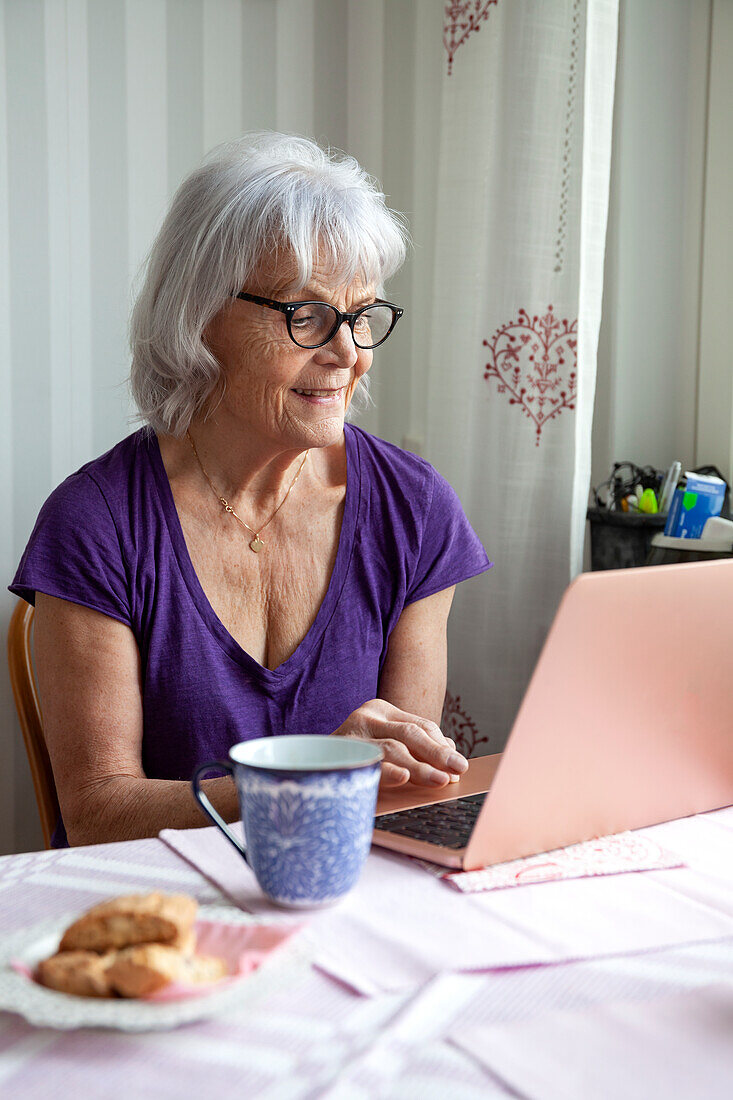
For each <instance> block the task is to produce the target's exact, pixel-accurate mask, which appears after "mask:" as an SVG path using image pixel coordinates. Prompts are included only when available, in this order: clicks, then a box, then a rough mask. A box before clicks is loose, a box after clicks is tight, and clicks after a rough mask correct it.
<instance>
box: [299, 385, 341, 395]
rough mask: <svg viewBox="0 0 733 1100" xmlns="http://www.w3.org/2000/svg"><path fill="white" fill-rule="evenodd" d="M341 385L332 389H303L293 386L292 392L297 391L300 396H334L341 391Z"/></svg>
mask: <svg viewBox="0 0 733 1100" xmlns="http://www.w3.org/2000/svg"><path fill="white" fill-rule="evenodd" d="M342 389H343V386H339V387H338V388H337V389H332V390H305V389H298V388H296V387H295V386H294V387H293V392H294V393H299V394H300V395H301V397H335V396H336V395H337V394H339V393H341V391H342Z"/></svg>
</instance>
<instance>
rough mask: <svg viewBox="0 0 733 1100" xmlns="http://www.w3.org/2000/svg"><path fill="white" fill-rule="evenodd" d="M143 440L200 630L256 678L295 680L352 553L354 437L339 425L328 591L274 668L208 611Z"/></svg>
mask: <svg viewBox="0 0 733 1100" xmlns="http://www.w3.org/2000/svg"><path fill="white" fill-rule="evenodd" d="M149 437H150V442H149V447H148V453H149V455H150V460H151V465H152V468H153V475H154V478H155V483H156V487H157V490H158V496H159V498H160V504H161V510H162V512H163V515H164V517H165V521H166V526H167V528H168V533H169V535H170V539H171V543H172V546H173V553H174V556H175V558H176V562H177V564H178V568H179V569H180V571H181V575H182V576H183V579H184V581H185V584H186V587H187V589H188V591H189V594H190V596H191V599H192V601H193V604H194V606H195V607H196V610H197V611H198V613H199V615H200V616H201V618H202V619H203V621H204V623H205V625H206V627H207V628H208V630H209V631H210V633H211V634H212V635H213V636H214V638H215V640H216V641H217V643H218V644H219V645H220V646H221V648H222V649H223V650H224V652H225V653H226V654H227V656H229V657H230V658H231V659H232V660H233V661H236V662H237V663H238V664H240V665H243V666H244V667H245V668H246V669H247V670H248V671H250V672H252V673H255V674H256V675H257V676H258V677H259V678H260V679H262V680H265V681H268V680H269V681H271V682H273V683H274V682H278V681H281V680H285V679H287V678H288V677H291V676H294V675H297V674H298V672H299V671H300V667H301V665H302V664H303V663H304V662H305V661H306V660H307V658H308V656H309V655H310V653H311V651H312V650H313V648H314V646H316V645H317V643H318V641H319V640H320V638H321V636H322V635H323V632H324V631H325V629H326V627H327V626H328V624H329V622H330V621H331V618H332V617H333V614H334V612H335V610H336V606H337V604H338V601H339V597H340V595H341V591H342V589H343V587H344V583H345V581H346V576H347V574H348V570H349V564H350V561H351V555H352V551H353V548H354V537H355V533H356V527H357V517H358V514H359V510H360V501H361V467H360V463H359V459H358V445H357V441H356V437H355V435H354V434H353V433H352V432H351V428H350V425H349V424H345V425H344V442H345V446H346V495H345V498H344V511H343V516H342V518H341V530H340V532H339V540H338V550H337V552H336V561H335V562H334V566H333V570H332V571H331V577H330V579H329V582H328V588H327V589H326V594H325V596H324V597H323V600H322V602H321V606H320V607H319V609H318V613H317V615H316V617H315V619H314V620H313V622H312V623H311V625H310V628H309V629H308V631H307V632H306V634H305V637H304V638H303V639H302V640H301V642H300V643H299V645H298V646H297V647H296V649H295V650H294V651H293V652H292V653H291V654H290V656H289V657H288V658H287V659H286V660H285V661H283V662H282V663H281V664H279V665H278V666H277V668H274V669H270V668H266V667H265V666H264V665H261V664H260V663H259V661H257V660H255V658H254V657H252V656H251V654H249V653H248V652H247V650H246V649H243V648H242V646H241V645H240V644H239V642H238V641H237V640H236V639H235V638H234V637H233V636H232V635H231V634H230V633H229V631H228V630H227V628H226V627H225V626H224V624H223V623H222V621H221V619H220V618H219V616H218V615H217V614H216V612H215V611H214V608H213V607H212V606H211V603H210V602H209V599H208V597H207V595H206V593H205V592H204V590H203V588H202V586H201V582H200V580H199V578H198V574H197V573H196V570H195V569H194V567H193V562H192V560H191V555H190V554H189V552H188V546H187V545H186V539H185V536H184V534H183V527H182V526H181V519H180V516H179V515H178V509H177V508H176V502H175V500H174V497H173V490H172V488H171V483H170V481H169V480H168V474H167V473H166V469H165V464H164V462H163V456H162V454H161V452H160V444H159V442H158V437H157V436H156V434H155V432H154V431H150V433H149Z"/></svg>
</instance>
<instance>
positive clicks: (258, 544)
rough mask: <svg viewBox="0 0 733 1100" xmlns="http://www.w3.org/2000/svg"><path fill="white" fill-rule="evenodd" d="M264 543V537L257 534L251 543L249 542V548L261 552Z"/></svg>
mask: <svg viewBox="0 0 733 1100" xmlns="http://www.w3.org/2000/svg"><path fill="white" fill-rule="evenodd" d="M264 545H265V544H264V542H263V541H262V539H261V538H260V536H259V535H255V537H254V538H253V539H252V541H251V543H250V544H249V548H250V550H254V552H255V554H259V552H260V550H261V549H262V548H263V546H264Z"/></svg>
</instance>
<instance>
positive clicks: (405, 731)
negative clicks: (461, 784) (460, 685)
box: [333, 699, 468, 787]
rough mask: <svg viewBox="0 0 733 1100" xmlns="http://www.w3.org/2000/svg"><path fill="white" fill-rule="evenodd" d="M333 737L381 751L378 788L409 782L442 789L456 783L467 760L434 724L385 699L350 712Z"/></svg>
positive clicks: (375, 700) (374, 701) (372, 700)
mask: <svg viewBox="0 0 733 1100" xmlns="http://www.w3.org/2000/svg"><path fill="white" fill-rule="evenodd" d="M333 732H334V735H337V736H339V737H356V738H360V739H361V740H363V741H375V742H376V743H377V744H378V745H379V747H380V748H381V749H382V751H383V752H384V761H383V763H382V778H381V781H380V787H399V786H401V785H402V784H403V783H407V782H408V780H409V781H410V782H412V783H415V784H416V785H417V786H419V787H444V786H445V785H446V783H449V782H450V781H451V780H457V779H458V778H459V776H460V775H461V773H462V772H465V771H466V769H467V767H468V761H467V760H466V758H465V757H464V756H461V754H460V753H458V752H456V743H455V741H453V740H452V739H451V738H450V737H445V736H444V735H443V734H442V733H441V732H440V729H439V727H438V726H436V724H435V722H431V721H430V719H428V718H420V717H419V716H418V715H417V714H408V713H407V711H404V710H400V709H399V708H398V707H394V706H392V704H391V703H387V702H386V701H385V700H384V699H370V700H369V702H368V703H364V704H363V705H362V706H360V707H358V708H357V710H355V711H352V713H351V714H350V715H349V717H348V718H347V719H346V721H345V722H343V723H342V724H341V725H340V726H339V728H338V729H337V730H334V731H333Z"/></svg>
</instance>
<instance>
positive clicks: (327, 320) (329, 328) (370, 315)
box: [290, 302, 393, 348]
mask: <svg viewBox="0 0 733 1100" xmlns="http://www.w3.org/2000/svg"><path fill="white" fill-rule="evenodd" d="M392 317H393V315H392V310H391V309H390V307H389V306H383V305H379V304H376V305H373V306H369V308H368V309H366V310H364V312H363V313H360V314H359V316H358V317H357V318H356V321H355V322H354V343H355V344H356V346H357V347H359V348H373V347H375V346H376V345H377V344H379V343H381V341H382V340H383V339H384V337H385V336H386V335H387V333H388V332H389V330H390V328H391V327H392ZM337 325H338V314H337V313H336V310H335V309H334V308H333V306H330V305H327V304H326V303H325V302H308V303H307V304H306V305H303V306H300V307H299V308H298V309H296V310H295V312H294V313H293V315H292V317H291V318H290V329H291V332H292V335H293V339H294V340H295V342H296V344H300V346H301V347H303V348H315V347H318V345H319V344H323V343H325V342H327V341H328V340H330V339H331V337H332V336H334V335H335V333H336V327H337Z"/></svg>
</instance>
